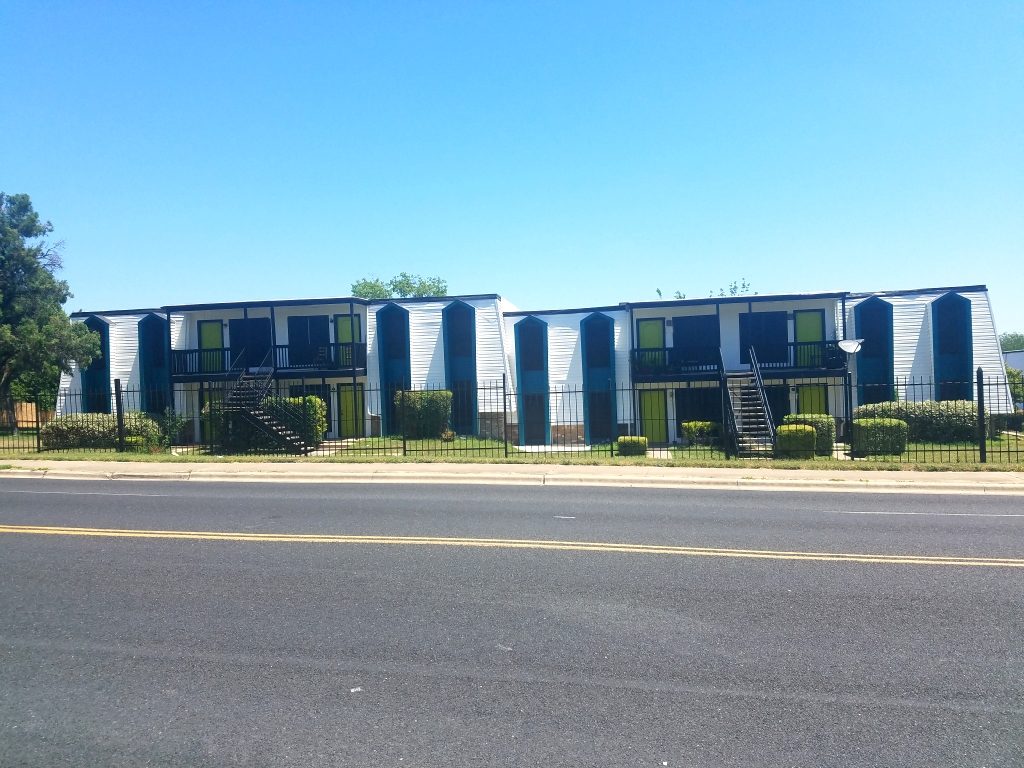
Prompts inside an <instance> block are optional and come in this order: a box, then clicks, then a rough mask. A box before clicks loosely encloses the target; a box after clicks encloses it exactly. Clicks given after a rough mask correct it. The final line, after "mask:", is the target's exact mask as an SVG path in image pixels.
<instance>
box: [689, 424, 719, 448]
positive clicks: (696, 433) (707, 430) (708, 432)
mask: <svg viewBox="0 0 1024 768" xmlns="http://www.w3.org/2000/svg"><path fill="white" fill-rule="evenodd" d="M721 432H722V429H721V425H720V424H719V423H718V422H717V421H682V422H680V423H679V433H680V434H681V435H682V436H683V441H684V442H685V443H686V445H716V444H717V443H718V437H719V435H720V434H721Z"/></svg>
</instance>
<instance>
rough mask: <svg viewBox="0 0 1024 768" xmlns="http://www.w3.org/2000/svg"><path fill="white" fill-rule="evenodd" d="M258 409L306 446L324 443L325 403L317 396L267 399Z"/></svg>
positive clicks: (325, 427)
mask: <svg viewBox="0 0 1024 768" xmlns="http://www.w3.org/2000/svg"><path fill="white" fill-rule="evenodd" d="M260 407H261V408H262V409H263V411H264V412H265V413H266V414H267V415H268V416H271V417H273V418H274V419H275V420H276V421H278V422H279V423H280V424H282V425H283V426H285V427H288V429H290V430H291V431H292V432H294V433H296V434H297V435H299V436H300V437H301V438H302V440H303V442H305V443H306V444H307V445H320V443H322V442H323V441H324V432H326V431H327V403H325V402H324V401H323V400H322V399H321V398H320V397H318V396H317V395H304V396H302V397H268V398H266V399H265V400H264V401H263V404H262V405H261V406H260Z"/></svg>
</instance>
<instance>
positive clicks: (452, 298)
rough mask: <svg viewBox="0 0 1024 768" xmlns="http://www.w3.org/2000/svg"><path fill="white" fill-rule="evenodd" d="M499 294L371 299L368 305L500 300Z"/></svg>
mask: <svg viewBox="0 0 1024 768" xmlns="http://www.w3.org/2000/svg"><path fill="white" fill-rule="evenodd" d="M500 298H501V296H500V295H498V294H497V293H472V294H467V295H465V296H408V297H406V298H404V299H400V298H397V297H396V298H394V299H369V300H368V301H367V303H368V304H422V303H425V302H428V301H472V300H474V299H500Z"/></svg>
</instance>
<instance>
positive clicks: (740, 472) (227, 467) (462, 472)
mask: <svg viewBox="0 0 1024 768" xmlns="http://www.w3.org/2000/svg"><path fill="white" fill-rule="evenodd" d="M0 463H3V464H10V465H11V467H12V468H11V469H7V470H0V479H2V478H7V477H12V478H14V477H17V478H38V479H58V480H199V481H219V482H278V483H281V482H284V483H289V482H291V483H439V484H456V483H457V484H491V485H559V486H571V485H578V486H616V487H627V488H679V489H685V488H694V489H698V488H704V489H715V488H717V489H737V488H738V489H746V490H758V491H766V490H776V491H795V490H805V491H829V492H861V493H944V494H1001V495H1024V474H1022V473H1019V472H915V471H892V472H886V471H864V470H784V469H772V468H769V467H762V466H758V465H755V464H748V465H744V466H740V467H735V468H733V467H728V468H701V467H631V466H621V467H616V466H575V465H558V464H440V463H438V464H413V463H408V464H405V463H401V464H399V463H394V464H384V463H381V464H363V463H352V464H345V463H337V464H334V463H301V462H296V463H269V462H266V463H260V462H245V463H242V462H224V463H212V462H203V463H185V462H182V463H160V462H115V461H47V460H45V459H40V460H5V461H3V462H0Z"/></svg>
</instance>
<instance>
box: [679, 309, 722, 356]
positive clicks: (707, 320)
mask: <svg viewBox="0 0 1024 768" xmlns="http://www.w3.org/2000/svg"><path fill="white" fill-rule="evenodd" d="M720 346H721V340H720V336H719V327H718V315H696V316H690V317H675V318H672V348H673V350H675V358H676V359H678V360H680V361H682V362H684V363H714V362H716V361H717V360H718V350H719V347H720Z"/></svg>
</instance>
